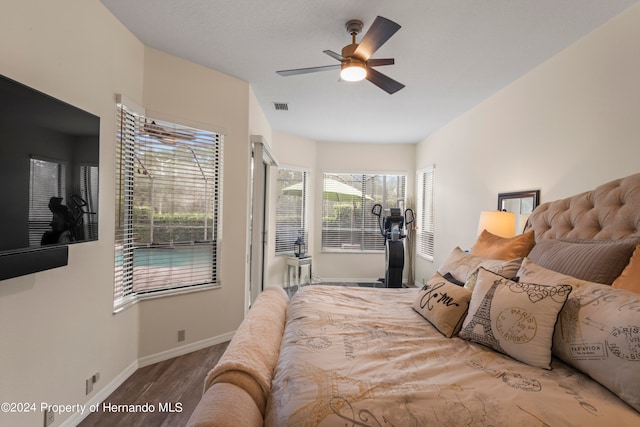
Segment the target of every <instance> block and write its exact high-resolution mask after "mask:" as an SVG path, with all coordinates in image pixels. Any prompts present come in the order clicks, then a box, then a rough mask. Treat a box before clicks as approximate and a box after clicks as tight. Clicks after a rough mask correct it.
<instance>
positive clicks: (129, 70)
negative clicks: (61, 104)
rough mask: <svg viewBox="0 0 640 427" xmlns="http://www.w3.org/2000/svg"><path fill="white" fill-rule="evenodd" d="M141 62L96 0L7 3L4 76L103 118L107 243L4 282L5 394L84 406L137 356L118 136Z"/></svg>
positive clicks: (0, 364)
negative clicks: (119, 294) (119, 104)
mask: <svg viewBox="0 0 640 427" xmlns="http://www.w3.org/2000/svg"><path fill="white" fill-rule="evenodd" d="M143 59H144V47H143V45H142V44H141V43H140V42H139V41H138V40H136V39H135V38H134V37H133V36H132V35H131V34H130V33H129V32H128V31H126V30H125V29H124V27H123V26H122V25H121V24H120V23H119V22H118V21H117V20H116V19H115V18H114V17H113V16H112V15H111V14H110V13H109V12H108V11H107V10H106V9H105V8H104V7H103V6H102V5H101V4H100V3H99V2H97V1H84V0H63V1H58V2H51V1H46V0H39V1H36V0H29V1H12V2H3V4H2V12H1V13H0V74H3V75H5V76H7V77H10V78H13V79H15V80H18V81H20V82H21V83H24V84H26V85H28V86H31V87H33V88H35V89H38V90H40V91H43V92H45V93H47V94H50V95H52V96H54V97H56V98H59V99H61V100H63V101H65V102H68V103H70V104H73V105H75V106H78V107H80V108H83V109H85V110H87V111H89V112H91V113H93V114H95V115H98V116H100V117H101V123H100V139H101V147H100V166H101V168H100V200H99V204H100V212H99V215H100V228H99V236H100V240H99V241H97V242H91V243H82V244H78V245H71V246H70V247H69V265H68V266H66V267H62V268H57V269H54V270H50V271H45V272H41V273H37V274H32V275H28V276H23V277H18V278H15V279H10V280H5V281H1V282H0V325H2V326H1V327H0V343H1V344H0V401H3V402H4V401H10V402H36V403H37V404H38V405H40V402H51V403H54V402H59V403H70V404H73V403H82V402H85V401H86V400H87V399H88V398H89V397H91V396H89V397H87V396H85V379H86V378H89V377H90V376H91V375H92V374H93V373H94V372H96V371H99V372H100V373H101V376H102V378H101V380H100V382H99V383H98V384H96V391H94V394H95V393H96V392H97V390H98V389H99V388H100V387H103V386H104V385H105V384H107V383H109V382H110V381H111V380H113V379H114V378H115V377H117V376H118V375H120V374H121V373H122V372H124V371H126V369H127V368H128V367H130V366H131V364H132V363H134V362H135V361H136V360H137V358H138V338H139V332H138V319H137V317H138V314H139V313H138V307H132V308H130V309H129V310H127V311H125V312H123V313H121V314H119V315H118V316H114V315H113V314H112V312H113V258H114V252H113V224H114V197H113V195H114V183H115V180H114V175H113V170H114V165H115V158H114V145H113V141H114V137H115V134H116V127H115V94H116V93H117V92H122V93H127V94H128V96H129V97H130V98H132V99H133V100H136V101H137V102H141V101H142V93H143V81H142V77H143V76H142V70H143ZM2 143H6V142H5V141H3V142H2ZM2 185H7V183H2ZM64 418H66V417H65V416H58V417H56V425H60V423H61V422H62V421H63V420H64ZM42 424H43V414H42V413H40V412H39V407H38V411H37V412H35V413H25V414H19V415H18V414H6V413H0V425H3V426H4V425H6V426H9V425H10V426H39V425H42Z"/></svg>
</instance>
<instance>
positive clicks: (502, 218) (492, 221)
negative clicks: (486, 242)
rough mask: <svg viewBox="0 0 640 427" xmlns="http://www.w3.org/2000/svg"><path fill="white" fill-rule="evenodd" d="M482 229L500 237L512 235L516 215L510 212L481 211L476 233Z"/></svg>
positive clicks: (514, 233) (514, 231)
mask: <svg viewBox="0 0 640 427" xmlns="http://www.w3.org/2000/svg"><path fill="white" fill-rule="evenodd" d="M482 230H487V231H488V232H489V233H491V234H495V235H496V236H500V237H513V236H515V235H516V216H515V214H513V213H511V212H501V211H482V212H480V221H478V234H480V233H482Z"/></svg>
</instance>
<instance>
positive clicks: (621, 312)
mask: <svg viewBox="0 0 640 427" xmlns="http://www.w3.org/2000/svg"><path fill="white" fill-rule="evenodd" d="M553 353H554V354H555V355H556V356H557V357H559V358H560V359H562V360H563V361H565V362H566V363H568V364H569V365H572V366H574V367H575V368H577V369H579V370H580V371H582V372H584V373H585V374H587V375H589V376H590V377H591V378H593V379H594V380H596V381H598V382H599V383H600V384H602V385H603V386H605V387H606V388H608V389H609V390H611V391H612V392H613V393H615V394H616V395H618V396H619V397H620V398H621V399H622V400H624V401H625V402H627V403H628V404H629V405H631V406H632V407H633V408H635V409H636V410H637V411H640V295H638V294H636V293H633V292H629V291H625V290H623V289H615V288H612V287H611V286H608V285H601V284H598V283H591V284H585V285H581V286H577V287H574V290H573V292H572V293H571V296H570V297H569V299H568V300H567V304H566V305H565V307H564V308H563V309H562V312H561V313H560V316H559V317H558V326H557V328H556V332H555V334H554V337H553Z"/></svg>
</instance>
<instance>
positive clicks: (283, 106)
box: [273, 102, 289, 111]
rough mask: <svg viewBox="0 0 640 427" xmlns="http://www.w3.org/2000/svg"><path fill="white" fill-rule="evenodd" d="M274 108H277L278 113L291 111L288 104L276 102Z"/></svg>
mask: <svg viewBox="0 0 640 427" xmlns="http://www.w3.org/2000/svg"><path fill="white" fill-rule="evenodd" d="M273 108H275V109H276V111H289V104H287V103H286V102H274V103H273Z"/></svg>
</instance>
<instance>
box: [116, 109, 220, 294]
mask: <svg viewBox="0 0 640 427" xmlns="http://www.w3.org/2000/svg"><path fill="white" fill-rule="evenodd" d="M117 120H118V147H117V154H116V164H117V173H116V176H117V182H116V185H117V188H116V190H117V191H116V197H117V199H116V209H117V212H116V236H115V245H116V260H115V273H116V274H115V280H116V283H115V299H116V301H118V300H121V299H123V298H126V297H128V296H131V295H134V296H135V295H140V294H145V293H150V292H156V291H160V290H168V289H177V288H185V287H193V286H198V285H206V284H212V283H216V281H217V259H218V245H217V243H218V240H219V227H220V215H221V212H222V210H221V170H222V135H220V134H217V133H213V132H208V131H202V130H198V129H194V128H188V127H185V126H179V125H176V124H172V123H167V122H163V121H157V120H155V121H154V120H151V119H149V118H146V117H144V116H141V115H139V114H136V113H135V112H133V111H131V110H129V109H127V107H126V106H124V105H119V108H118V117H117Z"/></svg>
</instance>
